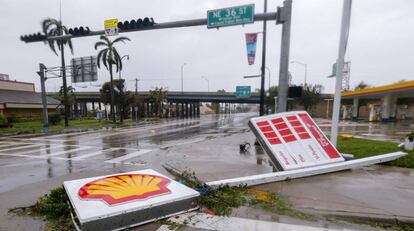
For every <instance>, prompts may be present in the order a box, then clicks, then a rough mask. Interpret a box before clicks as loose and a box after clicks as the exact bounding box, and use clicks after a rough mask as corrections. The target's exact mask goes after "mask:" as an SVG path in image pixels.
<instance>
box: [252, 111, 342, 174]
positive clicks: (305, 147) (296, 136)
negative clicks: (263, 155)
mask: <svg viewBox="0 0 414 231" xmlns="http://www.w3.org/2000/svg"><path fill="white" fill-rule="evenodd" d="M249 126H250V128H251V129H252V130H253V132H254V133H255V135H256V136H257V138H258V140H259V141H260V143H261V144H262V147H263V148H264V149H265V150H266V152H267V154H268V155H269V157H270V159H271V160H272V162H273V164H274V166H275V167H276V168H277V169H278V170H291V169H298V168H304V167H310V166H317V165H323V164H328V163H334V162H340V161H344V158H343V157H342V155H341V154H340V153H339V152H338V151H337V150H336V148H335V147H334V146H333V145H332V144H331V143H330V141H329V140H328V138H327V137H326V136H325V135H324V134H323V133H322V131H321V130H320V128H319V127H318V126H317V125H316V123H315V121H314V120H313V119H312V118H311V117H310V116H309V114H308V113H307V112H305V111H296V112H285V113H278V114H273V115H269V116H262V117H256V118H252V119H251V120H250V121H249Z"/></svg>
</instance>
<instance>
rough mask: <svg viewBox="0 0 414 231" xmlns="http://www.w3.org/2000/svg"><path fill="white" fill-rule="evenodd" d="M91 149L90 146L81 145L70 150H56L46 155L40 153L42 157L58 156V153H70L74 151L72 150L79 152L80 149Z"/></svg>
mask: <svg viewBox="0 0 414 231" xmlns="http://www.w3.org/2000/svg"><path fill="white" fill-rule="evenodd" d="M87 149H90V147H79V148H74V149H70V150H65V151H61V152H55V153H52V154H46V155H40V156H42V157H52V156H58V155H64V154H68V153H72V152H79V151H84V150H87Z"/></svg>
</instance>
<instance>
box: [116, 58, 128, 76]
mask: <svg viewBox="0 0 414 231" xmlns="http://www.w3.org/2000/svg"><path fill="white" fill-rule="evenodd" d="M124 58H127V60H129V55H124V56H122V57H121V62H122V59H124ZM121 71H122V69H119V76H118V78H119V79H121Z"/></svg>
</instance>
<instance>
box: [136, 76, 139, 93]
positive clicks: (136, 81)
mask: <svg viewBox="0 0 414 231" xmlns="http://www.w3.org/2000/svg"><path fill="white" fill-rule="evenodd" d="M138 80H139V79H138V78H135V95H136V94H138Z"/></svg>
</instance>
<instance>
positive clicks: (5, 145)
mask: <svg viewBox="0 0 414 231" xmlns="http://www.w3.org/2000/svg"><path fill="white" fill-rule="evenodd" d="M3 143H5V144H3ZM0 144H1V145H0V148H4V147H9V146H13V145H18V144H32V143H20V142H0Z"/></svg>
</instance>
